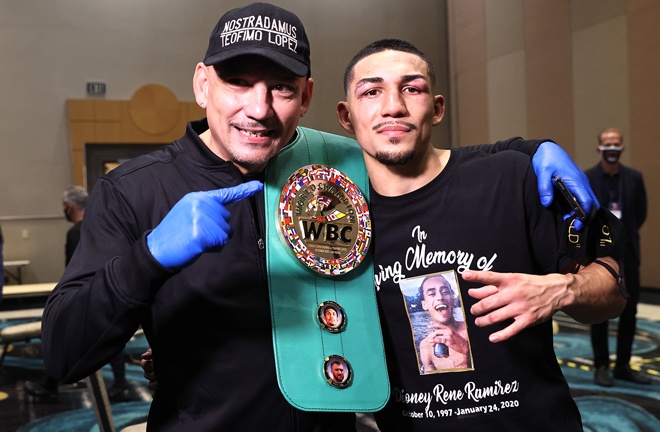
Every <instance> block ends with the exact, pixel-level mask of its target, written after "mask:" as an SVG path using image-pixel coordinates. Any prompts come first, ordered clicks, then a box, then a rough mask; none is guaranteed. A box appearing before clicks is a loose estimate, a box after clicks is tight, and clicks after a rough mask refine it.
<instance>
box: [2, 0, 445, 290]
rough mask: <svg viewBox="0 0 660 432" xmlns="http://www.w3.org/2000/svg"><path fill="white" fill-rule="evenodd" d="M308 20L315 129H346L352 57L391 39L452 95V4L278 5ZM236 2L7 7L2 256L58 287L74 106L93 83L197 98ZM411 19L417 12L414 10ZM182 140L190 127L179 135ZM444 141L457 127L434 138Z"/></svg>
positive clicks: (113, 90)
mask: <svg viewBox="0 0 660 432" xmlns="http://www.w3.org/2000/svg"><path fill="white" fill-rule="evenodd" d="M272 2H273V3H274V4H277V5H280V6H282V7H285V8H287V9H290V10H292V11H294V12H296V14H298V15H299V16H300V18H301V20H302V21H303V22H304V23H305V27H306V29H307V31H308V34H309V38H310V42H311V45H312V75H313V77H314V79H315V80H316V85H315V90H314V99H313V102H312V108H311V110H310V112H309V113H308V115H306V116H305V118H304V119H303V122H302V124H303V125H304V126H308V127H314V128H318V129H323V130H327V131H329V132H335V133H340V132H341V130H340V128H339V126H338V124H337V121H336V117H335V107H336V105H337V102H338V101H339V100H340V99H342V98H343V90H342V83H341V80H342V76H343V71H344V67H345V65H346V63H347V62H348V60H349V59H350V57H351V56H352V55H353V54H354V53H355V52H356V51H357V50H358V49H359V48H360V47H362V46H363V45H365V44H367V43H369V42H371V41H373V40H376V39H379V38H384V37H398V38H403V39H408V40H410V41H411V42H413V43H414V44H416V45H417V46H419V48H421V49H422V50H424V51H425V52H426V54H427V55H428V56H429V57H430V58H431V60H432V61H433V63H434V64H435V66H436V68H437V69H438V76H439V78H440V79H439V81H440V83H439V85H438V89H437V90H438V92H440V93H444V94H446V93H447V92H448V90H447V89H448V85H447V79H446V78H447V73H446V70H447V63H448V56H447V54H446V52H447V41H446V34H447V33H446V26H445V25H444V22H445V21H446V20H445V10H446V7H445V2H444V1H443V0H408V1H406V2H401V1H398V0H360V1H358V2H355V1H349V0H333V1H327V0H273V1H272ZM247 3H248V1H239V0H225V1H218V0H187V1H181V0H140V1H138V2H135V1H126V0H113V1H100V0H70V1H66V2H60V1H53V2H42V1H35V0H26V1H16V0H0V58H1V59H2V61H0V80H1V81H2V84H1V85H0V100H1V101H2V103H1V104H0V130H1V131H2V138H1V140H0V224H1V225H2V229H3V232H4V235H5V247H4V249H5V251H4V255H5V259H7V260H18V259H29V260H30V261H31V264H30V266H28V267H27V268H26V269H25V280H26V281H27V282H30V283H36V282H50V281H55V280H57V279H59V277H60V276H61V274H62V271H63V270H64V236H65V232H66V230H67V229H68V228H69V224H68V223H67V222H66V221H65V220H64V218H63V215H62V208H61V196H62V191H63V190H64V189H66V188H67V187H68V186H69V185H70V184H72V183H73V182H74V171H73V162H72V158H71V151H70V146H71V131H70V130H69V125H68V112H67V103H66V101H67V100H69V99H77V100H80V99H93V98H89V97H88V96H87V95H86V93H85V90H86V87H85V84H86V82H87V81H103V82H105V83H106V84H107V95H106V96H105V97H104V98H103V99H105V100H109V101H114V100H117V101H128V100H130V99H131V98H132V96H133V95H134V93H135V92H136V91H137V90H138V89H140V88H141V87H142V86H144V85H146V84H159V85H162V86H165V87H167V88H168V89H170V90H171V91H172V92H173V93H174V94H175V95H176V97H177V99H178V100H179V101H180V102H190V101H193V94H192V74H193V71H194V68H195V64H196V63H197V62H198V61H200V60H201V59H202V58H203V56H204V52H205V51H206V45H207V42H208V36H209V34H210V32H211V29H212V28H213V26H214V25H215V23H216V22H217V20H218V19H219V18H220V16H221V15H222V14H223V13H224V12H225V11H226V10H229V9H230V8H232V7H236V6H240V5H244V4H247ZM411 11H412V13H411ZM180 134H183V130H181V133H180ZM436 136H437V137H438V142H439V143H441V144H443V145H447V143H448V142H449V139H448V136H449V127H448V126H445V125H443V126H441V127H440V128H439V129H438V130H437V131H436Z"/></svg>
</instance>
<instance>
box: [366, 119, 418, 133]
mask: <svg viewBox="0 0 660 432" xmlns="http://www.w3.org/2000/svg"><path fill="white" fill-rule="evenodd" d="M385 126H405V127H407V128H408V129H410V130H417V126H415V125H414V124H412V123H408V122H404V121H400V120H397V121H394V120H390V121H386V122H382V123H378V124H377V125H375V126H374V127H372V128H371V129H372V130H374V131H377V130H379V129H382V128H384V127H385Z"/></svg>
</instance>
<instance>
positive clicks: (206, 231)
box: [147, 181, 263, 270]
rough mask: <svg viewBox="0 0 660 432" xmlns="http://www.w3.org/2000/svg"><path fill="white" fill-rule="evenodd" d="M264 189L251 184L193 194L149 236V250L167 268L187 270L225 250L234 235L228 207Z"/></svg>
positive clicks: (177, 205) (183, 199)
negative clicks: (204, 255) (205, 254)
mask: <svg viewBox="0 0 660 432" xmlns="http://www.w3.org/2000/svg"><path fill="white" fill-rule="evenodd" d="M262 189H263V184H262V183H261V182H259V181H250V182H247V183H242V184H240V185H238V186H234V187H231V188H226V189H216V190H211V191H205V192H190V193H188V194H186V195H185V196H184V197H183V198H181V200H180V201H179V202H178V203H176V204H175V205H174V207H172V209H171V210H170V212H169V213H168V214H167V215H166V216H165V218H164V219H163V220H162V221H161V222H160V224H158V226H157V227H156V228H155V229H154V230H153V231H152V232H150V233H149V235H147V246H148V248H149V251H150V252H151V254H152V255H153V257H154V258H155V259H156V261H158V262H159V263H160V264H161V265H162V266H163V267H165V268H168V269H171V270H174V269H179V268H181V267H184V266H186V265H187V264H189V263H190V262H192V261H193V260H194V259H195V258H197V257H198V256H199V255H201V254H202V253H203V252H206V251H209V250H212V249H217V248H220V247H222V246H224V245H225V244H226V243H227V240H229V238H230V237H231V235H232V231H231V228H230V226H229V223H228V220H229V216H230V214H229V211H227V209H226V208H225V206H224V204H229V203H232V202H236V201H240V200H242V199H244V198H247V197H250V196H252V195H254V194H255V193H257V192H259V191H260V190H262Z"/></svg>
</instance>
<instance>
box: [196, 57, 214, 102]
mask: <svg viewBox="0 0 660 432" xmlns="http://www.w3.org/2000/svg"><path fill="white" fill-rule="evenodd" d="M209 68H213V66H206V65H205V64H204V63H201V62H200V63H197V66H196V67H195V75H194V76H193V91H194V92H195V102H197V105H199V106H200V107H202V108H206V106H207V104H208V97H209V76H208V74H209ZM213 73H215V71H213Z"/></svg>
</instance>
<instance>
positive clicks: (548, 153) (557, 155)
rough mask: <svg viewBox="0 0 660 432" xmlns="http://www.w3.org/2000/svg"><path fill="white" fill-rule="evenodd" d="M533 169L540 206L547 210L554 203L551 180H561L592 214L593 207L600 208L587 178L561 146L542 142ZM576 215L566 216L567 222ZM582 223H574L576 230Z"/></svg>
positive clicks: (586, 210) (579, 228) (586, 211)
mask: <svg viewBox="0 0 660 432" xmlns="http://www.w3.org/2000/svg"><path fill="white" fill-rule="evenodd" d="M532 166H533V167H534V172H535V173H536V177H537V178H538V182H539V195H541V204H543V205H544V206H545V207H548V206H549V205H550V204H552V200H553V198H554V195H555V191H554V189H553V188H554V186H553V181H552V179H553V178H555V177H561V179H562V180H563V181H564V184H565V185H566V187H567V188H568V190H570V191H571V192H572V193H573V195H575V197H576V198H577V200H578V202H579V203H580V205H581V206H582V208H583V209H584V212H585V213H586V214H589V213H590V211H591V207H592V206H595V208H596V209H598V208H600V203H599V202H598V199H597V198H596V195H595V194H594V191H593V190H591V187H590V186H589V179H588V178H587V175H586V174H585V173H584V172H582V170H581V169H580V168H579V167H578V166H577V165H576V164H575V162H573V160H572V159H571V157H570V156H569V155H568V153H566V152H565V151H564V149H562V148H561V147H560V146H559V145H557V144H555V143H553V142H552V141H545V142H543V143H541V145H540V146H539V148H538V150H536V153H535V154H534V156H533V157H532ZM573 213H574V212H571V213H569V214H567V215H564V219H566V218H568V217H571V216H573ZM582 226H583V224H582V222H580V221H579V220H578V219H576V220H575V224H574V227H575V229H577V230H581V229H582Z"/></svg>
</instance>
